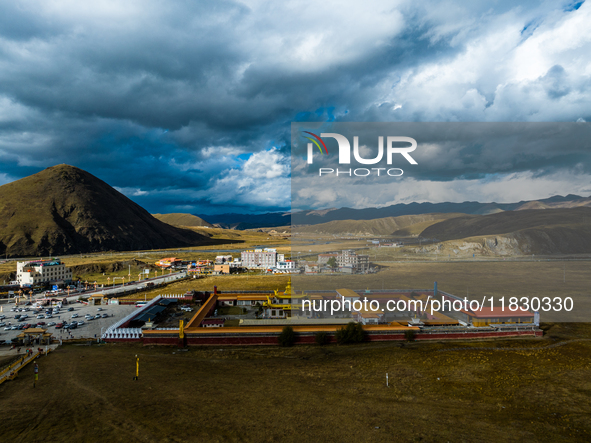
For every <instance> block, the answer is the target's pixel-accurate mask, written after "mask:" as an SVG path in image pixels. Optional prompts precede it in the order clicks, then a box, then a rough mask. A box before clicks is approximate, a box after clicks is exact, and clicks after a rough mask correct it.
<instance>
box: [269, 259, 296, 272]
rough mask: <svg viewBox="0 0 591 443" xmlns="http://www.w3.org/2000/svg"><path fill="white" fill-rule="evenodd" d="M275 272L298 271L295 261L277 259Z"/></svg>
mask: <svg viewBox="0 0 591 443" xmlns="http://www.w3.org/2000/svg"><path fill="white" fill-rule="evenodd" d="M273 272H275V273H276V274H295V273H297V272H298V269H297V267H296V262H295V261H291V260H285V261H278V262H277V266H275V269H274V271H273Z"/></svg>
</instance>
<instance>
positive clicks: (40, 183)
mask: <svg viewBox="0 0 591 443" xmlns="http://www.w3.org/2000/svg"><path fill="white" fill-rule="evenodd" d="M206 243H212V240H210V239H209V238H207V237H205V236H203V235H200V234H197V233H195V232H192V231H189V230H184V229H179V228H176V227H173V226H170V225H168V224H166V223H163V222H161V221H160V220H157V219H155V218H154V217H152V216H151V215H150V214H149V213H148V212H147V211H146V210H145V209H143V208H142V207H141V206H139V205H137V204H136V203H134V202H132V201H131V200H130V199H128V198H127V197H125V196H124V195H123V194H121V193H120V192H118V191H116V190H115V189H113V188H112V187H111V186H109V185H108V184H107V183H105V182H103V181H102V180H100V179H98V178H96V177H95V176H93V175H92V174H90V173H88V172H86V171H83V170H81V169H78V168H75V167H73V166H69V165H58V166H53V167H51V168H47V169H45V170H44V171H41V172H39V173H37V174H34V175H31V176H29V177H26V178H23V179H21V180H17V181H15V182H12V183H8V184H6V185H3V186H0V256H2V255H8V256H45V255H58V254H76V253H84V252H93V251H106V250H116V251H125V250H140V249H157V248H174V247H186V246H196V245H202V244H206Z"/></svg>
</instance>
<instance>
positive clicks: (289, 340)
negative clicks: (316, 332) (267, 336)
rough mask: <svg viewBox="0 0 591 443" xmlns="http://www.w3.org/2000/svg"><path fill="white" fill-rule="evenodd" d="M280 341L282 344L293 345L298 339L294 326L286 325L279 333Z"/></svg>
mask: <svg viewBox="0 0 591 443" xmlns="http://www.w3.org/2000/svg"><path fill="white" fill-rule="evenodd" d="M278 341H279V344H280V345H281V346H285V347H289V346H293V345H294V344H295V341H296V333H295V332H294V330H293V328H292V327H291V326H285V327H284V328H283V330H282V331H281V334H279V337H278Z"/></svg>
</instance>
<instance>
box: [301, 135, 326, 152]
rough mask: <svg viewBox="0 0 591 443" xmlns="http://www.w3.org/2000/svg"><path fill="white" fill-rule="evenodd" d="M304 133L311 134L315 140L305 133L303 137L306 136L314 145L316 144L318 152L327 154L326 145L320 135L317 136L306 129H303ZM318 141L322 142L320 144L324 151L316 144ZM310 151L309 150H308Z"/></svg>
mask: <svg viewBox="0 0 591 443" xmlns="http://www.w3.org/2000/svg"><path fill="white" fill-rule="evenodd" d="M304 133H306V134H310V135H311V136H313V137H314V138H315V139H316V140H318V141H316V140H314V138H312V137H308V136H306V135H304V138H307V139H308V140H310V141H311V142H312V143H314V144H315V145H316V146H318V149H320V153H321V154H325V153H326V155H328V149H326V145H325V144H324V142H323V141H322V139H321V138H320V137H318V136H317V135H316V134H312V133H311V132H308V131H304ZM318 142H320V143H322V146H324V151H322V148H321V147H320V145H319V144H318ZM310 153H311V151H310Z"/></svg>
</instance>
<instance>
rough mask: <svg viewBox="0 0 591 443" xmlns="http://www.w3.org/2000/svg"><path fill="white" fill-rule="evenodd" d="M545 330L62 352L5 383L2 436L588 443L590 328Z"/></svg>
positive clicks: (0, 389)
mask: <svg viewBox="0 0 591 443" xmlns="http://www.w3.org/2000/svg"><path fill="white" fill-rule="evenodd" d="M545 329H547V333H546V335H545V337H544V338H543V339H526V340H523V339H521V340H505V341H488V342H448V343H406V344H404V345H401V344H397V343H382V344H363V345H354V346H327V347H318V346H301V347H295V348H278V347H235V348H232V347H225V348H190V349H189V350H188V351H187V352H179V351H178V350H177V349H176V348H171V347H153V348H151V347H145V348H144V347H140V346H133V345H103V346H97V345H93V346H92V347H88V346H75V345H68V346H63V347H61V348H59V349H58V350H57V351H56V352H54V353H52V354H50V355H49V356H46V357H43V358H41V359H40V360H39V367H40V379H39V382H38V384H37V387H36V388H33V369H32V367H27V368H26V369H24V370H23V371H22V372H21V374H20V376H19V378H18V379H17V380H16V381H12V382H7V383H4V384H3V385H0V414H1V416H2V417H4V418H5V419H4V420H3V423H2V429H1V436H2V438H1V439H2V441H7V442H8V441H10V442H14V443H18V442H36V441H76V442H95V441H109V442H136V441H137V442H183V443H184V442H302V441H304V442H308V441H323V442H324V441H326V442H348V441H351V442H364V441H375V442H391V441H405V442H406V441H409V442H413V441H414V442H419V441H423V442H447V441H455V442H499V441H502V442H523V441H528V442H583V441H589V440H590V439H591V418H590V417H591V381H590V380H591V377H590V375H591V358H590V357H589V356H590V351H591V341H581V340H573V338H579V337H581V336H585V337H590V338H591V327H590V326H589V325H581V324H579V325H546V326H545ZM458 348H461V349H460V350H458ZM493 348H494V349H493ZM136 354H137V355H139V357H140V379H139V381H133V380H132V377H133V375H134V370H135V359H134V356H135V355H136ZM386 373H388V374H389V376H390V387H389V388H388V387H386V386H385V374H386Z"/></svg>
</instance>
